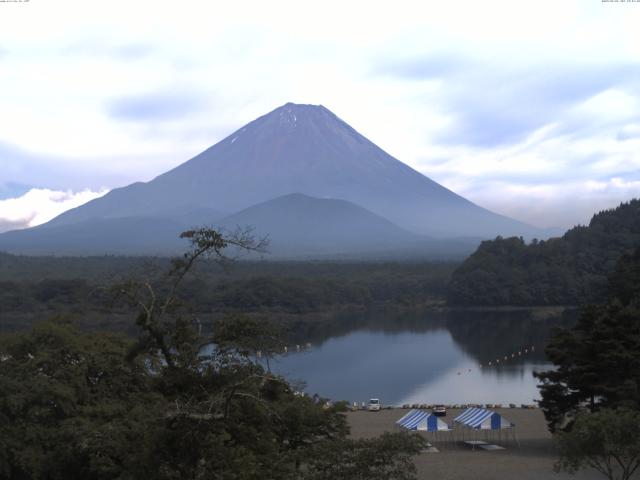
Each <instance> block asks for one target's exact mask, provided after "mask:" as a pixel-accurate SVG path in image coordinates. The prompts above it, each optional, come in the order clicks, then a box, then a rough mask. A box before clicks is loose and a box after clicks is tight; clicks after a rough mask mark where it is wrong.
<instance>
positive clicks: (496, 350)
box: [271, 311, 571, 405]
mask: <svg viewBox="0 0 640 480" xmlns="http://www.w3.org/2000/svg"><path fill="white" fill-rule="evenodd" d="M539 313H540V312H530V311H516V312H487V311H480V312H469V311H465V312H453V313H447V314H442V313H440V314H437V313H422V314H417V313H412V314H404V315H402V316H398V315H392V314H384V313H376V314H373V315H369V314H367V315H364V314H361V315H359V316H357V317H348V316H343V317H342V318H336V319H335V320H334V321H333V323H331V322H329V324H322V325H321V326H316V329H315V330H314V329H313V328H311V329H309V330H308V331H306V332H303V333H300V334H299V335H298V336H297V338H296V339H295V341H296V342H299V344H300V345H301V349H302V350H303V351H301V352H296V351H295V350H296V348H295V345H293V346H292V347H289V351H290V353H288V354H287V355H285V356H282V357H279V358H278V359H277V360H275V361H272V363H271V368H272V370H274V371H276V372H278V373H280V374H282V375H284V376H285V377H287V378H288V379H289V380H292V381H295V380H298V379H302V380H304V382H305V383H306V388H305V391H306V392H307V393H308V394H310V395H313V394H314V393H318V394H319V395H320V396H322V397H326V398H331V399H333V400H348V401H350V402H354V401H357V402H362V401H367V400H368V399H369V398H372V397H377V398H380V399H381V401H382V403H384V404H392V405H402V404H405V403H503V404H508V403H515V404H518V405H519V404H522V403H533V401H534V399H537V398H539V394H538V390H537V380H536V379H535V378H534V377H533V372H534V371H540V370H547V369H549V368H551V365H550V363H549V362H548V361H547V360H546V359H545V357H544V353H543V350H544V346H545V344H546V342H547V339H548V335H549V332H550V329H551V328H552V327H553V326H555V325H565V326H566V325H568V324H569V323H570V322H571V320H569V319H567V318H564V319H563V318H560V317H555V318H546V319H542V318H540V315H539ZM307 342H310V343H311V347H310V348H308V349H306V348H305V344H306V343H307ZM532 347H533V349H532ZM292 350H293V352H292ZM525 350H526V353H525ZM505 356H506V357H507V359H506V360H505ZM496 360H499V363H497V362H496ZM489 362H491V365H489Z"/></svg>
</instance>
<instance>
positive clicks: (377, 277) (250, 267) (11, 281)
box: [0, 254, 457, 330]
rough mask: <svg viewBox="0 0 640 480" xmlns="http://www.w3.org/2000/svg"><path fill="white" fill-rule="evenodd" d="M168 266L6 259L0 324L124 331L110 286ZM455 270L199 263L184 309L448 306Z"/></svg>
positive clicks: (284, 311)
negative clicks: (68, 321) (61, 318)
mask: <svg viewBox="0 0 640 480" xmlns="http://www.w3.org/2000/svg"><path fill="white" fill-rule="evenodd" d="M169 266H170V260H169V259H167V258H143V257H113V256H104V257H27V256H13V255H8V254H0V317H1V318H2V325H1V326H0V328H2V329H4V330H20V329H23V328H27V327H29V326H30V325H31V324H32V323H33V322H34V321H37V320H41V319H42V318H48V317H50V316H54V315H59V314H65V315H71V316H73V317H75V318H77V319H78V320H79V321H80V322H81V323H82V324H84V326H87V327H96V326H98V327H100V328H109V326H111V327H112V328H111V329H113V330H122V329H123V328H124V329H126V328H128V327H129V326H130V322H129V321H128V318H129V317H130V313H131V312H130V311H129V310H128V309H127V308H125V307H123V306H122V305H117V304H114V302H113V292H112V291H110V288H109V286H110V285H113V284H118V283H123V282H126V281H127V280H128V279H130V278H134V277H135V278H141V277H143V278H146V279H148V280H149V281H150V282H151V283H153V282H155V281H156V280H157V278H159V277H161V272H163V271H166V270H167V269H168V268H169ZM456 266H457V264H455V263H437V262H432V263H431V262H420V263H404V262H390V263H350V262H267V261H264V262H255V261H237V262H234V263H233V264H232V265H230V266H229V268H227V269H226V270H225V269H221V268H220V266H219V265H214V264H212V263H207V262H204V261H203V262H201V263H199V264H198V265H197V266H196V267H195V268H194V269H193V270H194V271H193V272H192V274H191V276H190V277H189V278H188V279H185V281H184V282H183V285H182V286H181V289H182V296H181V301H182V302H183V304H184V307H185V308H188V309H189V310H190V311H194V312H197V313H198V314H201V315H202V318H203V319H205V320H206V319H207V318H212V317H215V316H219V315H221V314H226V313H230V312H240V311H241V312H244V313H254V314H264V315H272V316H273V315H278V316H280V317H283V316H284V317H286V316H287V315H290V316H297V317H298V319H299V318H300V317H299V316H300V314H313V313H328V312H336V311H341V310H345V309H347V310H354V309H360V310H361V309H368V308H372V307H379V306H394V307H415V306H425V305H439V304H442V303H443V302H444V298H445V296H446V285H447V282H448V280H449V278H450V275H451V272H452V271H453V270H454V269H455V267H456Z"/></svg>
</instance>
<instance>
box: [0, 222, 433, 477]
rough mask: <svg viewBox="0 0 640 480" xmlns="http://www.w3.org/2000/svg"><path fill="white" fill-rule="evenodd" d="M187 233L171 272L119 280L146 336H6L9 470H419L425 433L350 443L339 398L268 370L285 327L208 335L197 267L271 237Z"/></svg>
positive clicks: (391, 473)
mask: <svg viewBox="0 0 640 480" xmlns="http://www.w3.org/2000/svg"><path fill="white" fill-rule="evenodd" d="M183 237H184V238H188V239H189V240H190V241H191V249H190V250H189V251H188V252H187V253H186V254H185V255H184V256H183V257H182V258H180V259H177V260H175V261H174V262H173V264H172V269H171V270H170V272H169V273H168V275H166V276H161V277H160V278H156V277H152V278H148V279H144V280H137V281H130V282H127V283H126V284H122V285H119V286H117V287H115V288H114V291H115V292H116V293H117V294H118V295H119V296H120V297H124V298H126V299H127V301H128V302H129V303H130V304H131V305H133V306H134V307H136V308H137V311H138V313H137V317H136V324H137V326H138V328H139V331H140V334H139V336H138V338H137V339H136V340H135V341H131V340H128V339H126V338H124V337H122V336H118V335H109V334H102V333H83V332H81V331H79V330H78V329H76V328H74V327H73V326H71V325H69V324H67V323H64V322H49V323H45V324H42V325H39V326H37V327H35V328H34V329H33V330H32V331H30V332H28V333H20V334H11V335H6V336H4V337H3V338H2V339H1V341H0V443H1V445H0V446H1V447H2V448H0V479H19V480H22V479H25V480H26V479H42V480H49V479H51V480H53V479H66V478H83V479H107V478H109V479H114V478H115V479H133V478H150V479H158V480H174V479H175V480H178V479H181V480H182V479H194V480H195V479H205V478H207V479H209V478H212V479H225V480H227V479H231V480H235V479H238V480H245V479H247V480H248V479H259V478H260V479H261V478H267V477H268V478H270V479H283V480H284V479H286V480H289V479H304V478H310V479H318V478H327V477H326V476H323V473H322V472H325V471H326V468H327V466H326V463H323V462H324V460H325V458H328V457H327V455H328V454H329V453H331V454H332V455H333V458H334V461H335V462H340V464H339V465H333V469H334V470H332V471H334V472H336V477H335V478H365V477H366V478H391V479H393V478H397V479H400V480H404V479H410V478H414V473H415V469H414V468H413V465H412V463H411V461H410V456H411V455H412V454H415V453H417V452H418V451H419V448H420V447H421V445H422V442H421V440H420V439H419V437H407V436H400V435H398V434H396V435H386V436H384V437H382V438H380V439H372V440H367V441H352V440H348V438H347V435H348V427H347V423H346V418H345V416H344V415H343V413H342V411H341V408H340V406H339V405H338V406H335V407H330V408H327V407H326V404H325V401H324V400H322V399H320V398H309V397H306V396H302V395H300V394H299V393H297V392H296V391H294V389H293V388H292V387H291V386H290V385H289V384H288V383H287V381H286V380H285V379H283V378H281V377H279V376H277V375H274V374H272V373H271V372H269V371H268V369H267V370H266V369H265V368H264V367H263V365H262V363H261V362H260V361H259V360H258V358H257V351H258V350H260V351H261V352H264V353H265V355H267V356H269V355H272V354H275V353H276V352H277V351H278V341H279V340H278V338H277V331H276V330H275V329H274V328H272V327H270V326H268V325H266V324H261V323H259V322H257V321H256V320H253V319H250V318H247V317H243V316H241V315H237V316H234V317H229V318H227V319H226V320H225V321H224V322H221V323H219V324H218V325H217V326H216V327H214V330H213V332H212V334H211V335H205V334H204V333H203V332H202V331H201V329H200V324H199V322H198V319H197V317H194V316H193V315H190V314H189V312H188V311H187V310H186V309H185V308H184V303H183V302H182V301H181V295H180V294H181V287H182V284H183V281H184V279H185V278H186V277H187V275H188V273H189V272H190V271H191V270H192V268H193V267H194V265H195V264H196V262H199V261H201V259H203V258H205V257H207V256H211V258H212V260H213V261H216V262H219V263H222V264H225V263H226V262H227V261H228V258H227V257H226V256H225V255H224V253H223V250H224V249H226V248H227V247H229V246H237V247H239V248H241V249H245V250H246V249H250V250H251V249H260V248H261V244H260V243H259V242H257V243H256V242H254V241H253V239H252V238H251V237H250V236H249V235H248V234H246V232H245V233H241V234H240V235H235V236H229V237H226V236H224V235H222V234H220V233H218V232H215V231H212V230H209V229H200V230H193V231H189V232H185V233H184V234H183ZM336 468H337V469H336ZM340 472H342V473H340ZM345 472H346V473H345ZM340 475H342V476H340Z"/></svg>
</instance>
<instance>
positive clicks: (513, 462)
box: [345, 408, 602, 480]
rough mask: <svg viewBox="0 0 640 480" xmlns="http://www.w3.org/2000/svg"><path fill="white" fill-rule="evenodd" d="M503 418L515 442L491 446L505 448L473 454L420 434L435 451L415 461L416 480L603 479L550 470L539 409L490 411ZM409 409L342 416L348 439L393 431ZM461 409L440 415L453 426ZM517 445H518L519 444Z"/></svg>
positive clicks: (549, 444) (550, 452)
mask: <svg viewBox="0 0 640 480" xmlns="http://www.w3.org/2000/svg"><path fill="white" fill-rule="evenodd" d="M493 410H495V411H496V412H498V413H499V414H500V415H502V416H503V417H504V418H505V419H506V420H508V421H510V422H512V423H514V424H515V433H516V438H517V439H518V442H517V443H516V442H513V441H510V440H509V439H507V438H506V436H505V437H502V438H500V439H499V440H497V439H496V438H495V436H494V438H493V439H492V440H491V443H494V444H496V445H500V446H502V447H504V448H505V449H504V450H499V451H484V450H480V449H475V450H473V449H472V448H471V447H469V446H467V445H465V444H464V443H462V442H461V441H456V442H454V441H452V440H450V439H448V438H447V437H446V436H445V435H441V434H439V436H438V440H436V439H435V438H434V437H433V436H431V434H428V433H427V434H424V433H417V434H420V435H425V436H426V438H427V440H429V442H430V443H431V444H432V445H433V446H434V447H436V448H437V449H438V450H439V451H438V452H437V453H429V452H426V451H425V452H423V453H421V454H419V455H417V456H415V457H414V459H413V460H414V464H415V466H416V468H417V478H418V479H419V480H427V479H434V478H437V479H441V480H467V479H471V478H473V479H474V480H498V479H499V480H510V479H518V480H547V479H548V480H552V479H553V480H569V479H574V480H596V479H600V478H602V477H601V475H600V474H599V473H597V472H594V471H580V472H577V473H576V474H575V475H569V474H564V473H555V472H554V470H553V466H554V464H555V462H556V461H557V454H556V451H555V448H554V443H553V438H552V436H551V434H550V433H549V431H548V429H547V424H546V421H545V419H544V416H543V413H542V410H541V409H540V408H531V409H530V408H497V409H496V408H494V409H493ZM407 411H408V410H407V409H402V408H390V409H385V410H380V411H378V412H368V411H364V410H358V411H350V412H347V413H346V414H345V415H346V418H347V423H348V424H349V427H350V429H351V434H350V436H351V438H354V439H363V438H372V437H377V436H379V435H381V434H382V433H384V432H397V431H398V428H397V427H396V424H395V422H396V420H398V419H399V418H401V417H402V416H403V415H404V414H405V413H406V412H407ZM462 411H463V410H462V409H451V410H447V415H446V416H444V417H439V418H441V419H442V420H443V421H445V422H446V423H452V421H453V419H454V418H455V417H456V416H457V415H459V414H460V413H461V412H462ZM518 444H519V446H518Z"/></svg>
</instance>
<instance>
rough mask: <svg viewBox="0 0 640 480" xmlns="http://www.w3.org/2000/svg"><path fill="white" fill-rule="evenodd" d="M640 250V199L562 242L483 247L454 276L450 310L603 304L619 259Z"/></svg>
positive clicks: (507, 241)
mask: <svg viewBox="0 0 640 480" xmlns="http://www.w3.org/2000/svg"><path fill="white" fill-rule="evenodd" d="M638 245H640V200H632V201H630V202H628V203H623V204H621V205H620V206H619V207H617V208H615V209H612V210H606V211H603V212H600V213H598V214H596V215H594V216H593V218H592V219H591V222H590V223H589V226H578V227H575V228H572V229H571V230H569V231H567V233H565V234H564V236H562V237H561V238H552V239H550V240H547V241H537V240H534V241H532V242H531V243H530V244H526V243H525V241H524V240H523V239H522V238H515V237H514V238H501V237H498V238H497V239H495V240H493V241H486V242H482V244H481V245H480V247H478V250H477V251H476V252H475V253H474V254H473V255H471V256H470V257H469V258H468V259H467V260H466V261H465V262H464V263H463V264H462V265H461V266H460V267H459V268H458V269H457V270H456V271H455V272H454V273H453V275H452V279H451V283H450V285H449V291H448V296H447V298H448V302H449V304H451V305H519V306H525V305H528V306H532V305H578V304H583V303H589V302H596V301H601V300H603V299H604V298H605V296H606V294H607V275H609V274H610V273H611V272H613V270H614V268H615V265H616V262H617V261H618V259H619V258H620V257H621V256H622V255H624V254H627V253H630V252H632V251H633V250H634V248H635V247H637V246H638Z"/></svg>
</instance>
